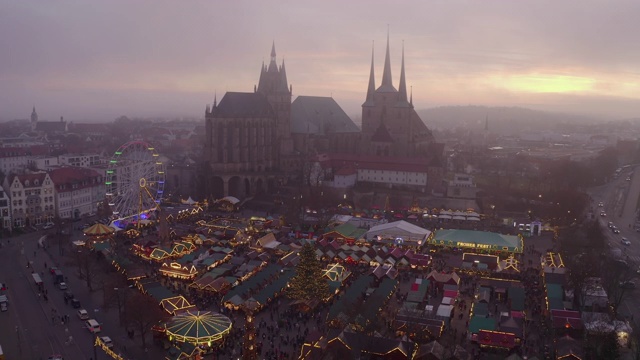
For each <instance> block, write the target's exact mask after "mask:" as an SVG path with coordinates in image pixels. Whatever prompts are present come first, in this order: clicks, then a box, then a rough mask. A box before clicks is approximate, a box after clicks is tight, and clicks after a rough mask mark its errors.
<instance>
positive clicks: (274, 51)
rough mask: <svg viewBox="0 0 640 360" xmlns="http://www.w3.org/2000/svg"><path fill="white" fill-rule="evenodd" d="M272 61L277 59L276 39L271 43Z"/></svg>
mask: <svg viewBox="0 0 640 360" xmlns="http://www.w3.org/2000/svg"><path fill="white" fill-rule="evenodd" d="M271 61H276V41H275V40H274V41H273V43H271Z"/></svg>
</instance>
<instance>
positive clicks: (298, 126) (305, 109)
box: [291, 96, 360, 135]
mask: <svg viewBox="0 0 640 360" xmlns="http://www.w3.org/2000/svg"><path fill="white" fill-rule="evenodd" d="M291 132H293V133H298V134H321V135H325V134H327V133H357V132H360V129H359V128H358V126H357V125H356V124H355V123H354V122H353V120H351V118H350V117H349V116H348V115H347V114H346V113H345V112H344V110H342V108H341V107H340V105H338V103H337V102H336V101H335V100H334V99H333V98H331V97H324V96H298V97H297V98H296V99H295V100H294V101H293V103H292V104H291Z"/></svg>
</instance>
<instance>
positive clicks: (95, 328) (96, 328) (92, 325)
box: [84, 319, 102, 334]
mask: <svg viewBox="0 0 640 360" xmlns="http://www.w3.org/2000/svg"><path fill="white" fill-rule="evenodd" d="M84 325H85V327H86V328H87V330H89V332H90V333H93V334H95V333H99V332H100V331H102V327H101V326H100V323H98V322H97V321H96V320H95V319H89V320H87V321H85V322H84Z"/></svg>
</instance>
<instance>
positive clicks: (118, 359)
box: [93, 336, 124, 360]
mask: <svg viewBox="0 0 640 360" xmlns="http://www.w3.org/2000/svg"><path fill="white" fill-rule="evenodd" d="M93 346H98V347H100V348H101V349H102V350H104V352H105V353H106V354H107V355H109V356H111V358H113V359H116V360H124V358H123V357H122V356H120V355H118V354H116V353H115V352H113V350H111V348H109V347H108V346H107V344H105V343H104V341H102V339H100V337H99V336H96V342H95V344H93Z"/></svg>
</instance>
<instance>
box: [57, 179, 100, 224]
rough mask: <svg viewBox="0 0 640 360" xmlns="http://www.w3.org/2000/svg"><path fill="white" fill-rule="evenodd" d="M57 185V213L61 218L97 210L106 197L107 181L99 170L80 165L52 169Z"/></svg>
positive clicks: (93, 212) (74, 217)
mask: <svg viewBox="0 0 640 360" xmlns="http://www.w3.org/2000/svg"><path fill="white" fill-rule="evenodd" d="M49 176H50V177H51V180H52V181H53V184H54V185H55V205H56V207H55V209H56V215H57V216H58V217H60V218H61V219H69V218H73V219H78V218H80V217H82V216H85V215H93V214H95V213H96V212H97V208H98V203H100V202H101V201H103V200H104V198H105V182H104V178H103V176H102V175H101V174H100V173H98V172H97V171H94V170H91V169H86V168H80V167H61V168H58V169H54V170H51V171H50V172H49Z"/></svg>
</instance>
